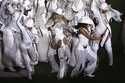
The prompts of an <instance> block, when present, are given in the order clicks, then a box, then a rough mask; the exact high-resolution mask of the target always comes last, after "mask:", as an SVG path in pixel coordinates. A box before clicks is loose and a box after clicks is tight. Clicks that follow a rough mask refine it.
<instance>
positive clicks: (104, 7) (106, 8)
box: [100, 3, 109, 11]
mask: <svg viewBox="0 0 125 83" xmlns="http://www.w3.org/2000/svg"><path fill="white" fill-rule="evenodd" d="M100 8H101V9H102V10H104V11H106V10H108V9H109V7H108V4H107V3H102V4H101V6H100Z"/></svg>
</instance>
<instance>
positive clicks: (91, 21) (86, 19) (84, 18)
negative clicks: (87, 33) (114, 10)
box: [78, 16, 94, 25]
mask: <svg viewBox="0 0 125 83" xmlns="http://www.w3.org/2000/svg"><path fill="white" fill-rule="evenodd" d="M78 23H85V24H90V25H94V22H93V20H92V19H90V17H88V16H83V17H81V18H80V19H79V21H78Z"/></svg>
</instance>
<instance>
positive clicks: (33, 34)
mask: <svg viewBox="0 0 125 83" xmlns="http://www.w3.org/2000/svg"><path fill="white" fill-rule="evenodd" d="M120 16H121V13H120V12H119V11H117V10H115V9H113V8H112V7H111V5H109V4H108V3H106V0H0V44H1V45H0V69H1V70H4V69H5V68H7V69H9V70H10V71H12V72H15V71H17V70H16V68H15V67H19V68H20V69H26V70H27V72H28V75H27V76H28V78H29V79H32V74H34V73H35V68H34V66H35V65H37V64H38V63H39V62H46V63H49V65H50V66H51V69H52V71H51V72H53V73H55V72H57V78H59V79H62V78H63V77H64V76H65V75H66V74H67V72H68V67H69V66H71V67H72V72H71V77H73V76H75V75H79V74H80V73H82V74H83V76H89V77H94V75H93V74H94V72H95V70H96V68H97V61H98V58H97V57H98V56H99V55H97V52H98V50H99V48H100V47H105V49H106V51H107V53H108V59H109V65H110V66H112V65H113V53H112V44H111V36H112V35H111V34H112V32H111V27H110V24H109V22H110V21H111V19H114V20H115V21H117V22H121V18H120ZM43 68H44V67H43Z"/></svg>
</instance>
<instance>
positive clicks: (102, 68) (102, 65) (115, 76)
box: [0, 0, 125, 82]
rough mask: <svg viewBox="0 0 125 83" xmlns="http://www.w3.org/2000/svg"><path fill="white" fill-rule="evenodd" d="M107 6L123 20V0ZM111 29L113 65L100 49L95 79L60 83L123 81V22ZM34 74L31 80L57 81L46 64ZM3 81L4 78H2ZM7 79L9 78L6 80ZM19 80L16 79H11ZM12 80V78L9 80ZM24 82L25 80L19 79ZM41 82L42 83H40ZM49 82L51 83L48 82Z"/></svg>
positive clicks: (113, 1) (124, 64)
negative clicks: (120, 14) (110, 65)
mask: <svg viewBox="0 0 125 83" xmlns="http://www.w3.org/2000/svg"><path fill="white" fill-rule="evenodd" d="M107 1H108V3H109V4H111V5H112V7H113V8H114V9H117V10H119V11H120V12H122V13H123V15H122V19H123V20H124V19H125V15H124V14H125V0H107ZM111 27H112V47H113V54H114V65H113V66H112V67H109V66H108V60H107V53H106V51H105V50H104V49H103V48H101V49H100V51H99V53H98V54H99V55H100V57H99V59H100V61H99V66H98V69H97V71H96V72H95V73H96V76H95V78H83V77H82V76H78V77H75V78H70V77H69V76H67V77H66V78H64V79H63V80H61V82H63V81H66V82H69V81H74V80H125V53H124V51H123V48H124V46H123V45H124V44H123V43H125V41H124V40H125V39H123V38H124V35H125V33H123V32H125V28H123V22H121V23H117V22H115V21H113V22H112V23H111ZM35 69H36V73H35V75H33V80H35V81H36V80H37V81H38V80H49V81H50V80H57V78H56V74H51V73H50V71H51V70H50V66H48V64H46V63H40V64H39V65H37V66H36V68H35ZM0 74H1V73H0ZM2 79H5V80H6V78H2ZM7 79H9V78H7ZM13 79H16V80H19V79H17V78H13ZM11 80H12V78H11ZM21 80H26V79H21ZM41 82H42V81H41ZM50 82H51V81H50Z"/></svg>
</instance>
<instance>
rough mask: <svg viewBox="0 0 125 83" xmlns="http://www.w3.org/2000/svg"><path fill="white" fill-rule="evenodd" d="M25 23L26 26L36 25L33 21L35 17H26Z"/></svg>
mask: <svg viewBox="0 0 125 83" xmlns="http://www.w3.org/2000/svg"><path fill="white" fill-rule="evenodd" d="M24 22H25V25H26V27H30V28H31V27H34V22H33V19H26V20H25V21H24Z"/></svg>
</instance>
